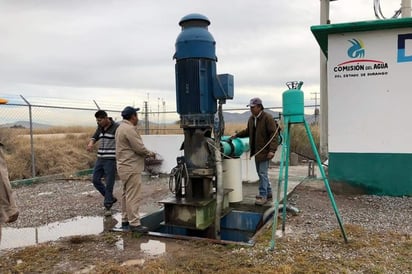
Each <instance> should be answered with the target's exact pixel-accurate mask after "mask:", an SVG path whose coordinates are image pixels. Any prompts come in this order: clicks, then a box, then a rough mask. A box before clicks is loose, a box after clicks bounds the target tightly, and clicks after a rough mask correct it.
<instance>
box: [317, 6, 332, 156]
mask: <svg viewBox="0 0 412 274" xmlns="http://www.w3.org/2000/svg"><path fill="white" fill-rule="evenodd" d="M329 2H330V1H329V0H320V24H321V25H325V24H329ZM319 121H320V148H319V150H320V154H321V155H322V156H327V155H328V81H327V60H326V57H325V55H324V54H323V52H322V50H320V119H319Z"/></svg>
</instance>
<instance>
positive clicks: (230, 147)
mask: <svg viewBox="0 0 412 274" xmlns="http://www.w3.org/2000/svg"><path fill="white" fill-rule="evenodd" d="M220 146H221V152H222V153H223V154H224V155H225V156H229V157H240V156H241V155H242V154H243V152H246V151H249V149H250V147H249V138H248V137H246V138H234V139H230V136H223V137H222V139H221V141H220Z"/></svg>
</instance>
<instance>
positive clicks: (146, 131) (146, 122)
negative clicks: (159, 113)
mask: <svg viewBox="0 0 412 274" xmlns="http://www.w3.org/2000/svg"><path fill="white" fill-rule="evenodd" d="M144 134H146V135H149V110H148V108H147V101H144Z"/></svg>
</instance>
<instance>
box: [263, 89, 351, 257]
mask: <svg viewBox="0 0 412 274" xmlns="http://www.w3.org/2000/svg"><path fill="white" fill-rule="evenodd" d="M302 85H303V82H297V81H296V82H288V83H287V86H288V88H289V90H287V91H285V92H284V93H283V121H284V133H283V145H282V154H281V159H280V170H279V179H278V186H277V195H276V199H275V201H274V206H275V211H274V217H273V226H272V240H271V244H270V250H273V249H274V247H275V234H276V228H277V222H278V211H279V202H280V193H281V189H282V182H284V185H283V191H284V192H283V202H282V203H283V209H282V232H283V233H284V232H285V223H286V203H287V189H288V172H289V156H290V125H291V124H304V126H305V130H306V134H307V136H308V138H309V142H310V145H311V148H312V151H313V153H314V155H315V157H316V162H317V164H318V167H319V170H320V173H321V175H322V178H323V182H324V184H325V188H326V191H327V193H328V196H329V199H330V201H331V204H332V207H333V210H334V212H335V215H336V218H337V220H338V223H339V227H340V230H341V232H342V236H343V239H344V241H345V243H347V242H348V239H347V237H346V232H345V228H344V227H343V223H342V219H341V217H340V214H339V210H338V208H337V206H336V203H335V199H334V197H333V194H332V191H331V189H330V186H329V181H328V179H327V178H326V174H325V170H324V169H323V165H322V162H321V160H320V157H319V153H318V151H317V149H316V145H315V141H314V140H313V136H312V133H311V131H310V128H309V125H308V123H307V122H306V120H305V117H304V111H303V110H304V105H303V91H301V90H300V88H301V86H302ZM283 169H284V170H285V171H284V173H285V174H284V177H283ZM283 178H284V180H283Z"/></svg>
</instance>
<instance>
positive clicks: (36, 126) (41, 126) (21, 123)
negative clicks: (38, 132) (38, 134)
mask: <svg viewBox="0 0 412 274" xmlns="http://www.w3.org/2000/svg"><path fill="white" fill-rule="evenodd" d="M0 127H2V128H30V122H29V121H17V122H14V123H7V124H1V125H0ZM50 127H52V126H51V125H46V124H40V123H33V128H34V129H48V128H50Z"/></svg>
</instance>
